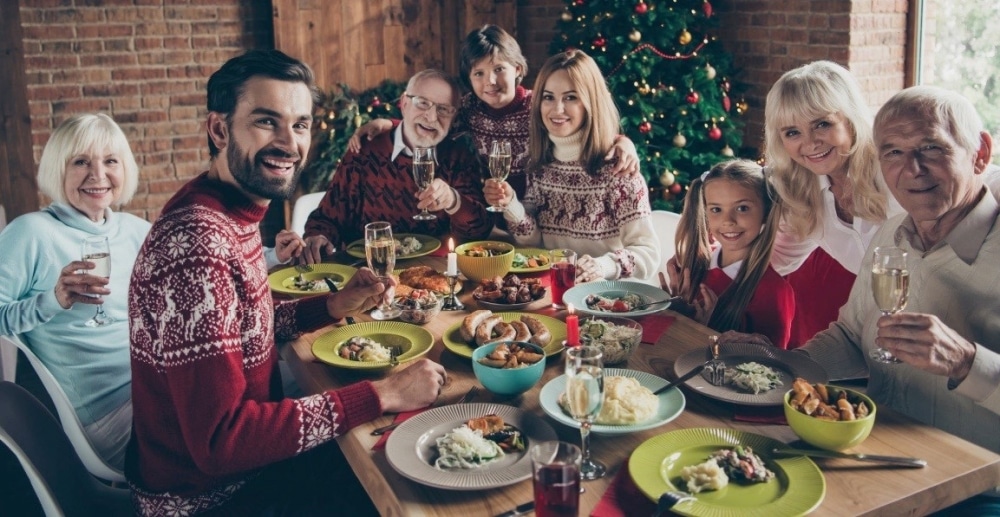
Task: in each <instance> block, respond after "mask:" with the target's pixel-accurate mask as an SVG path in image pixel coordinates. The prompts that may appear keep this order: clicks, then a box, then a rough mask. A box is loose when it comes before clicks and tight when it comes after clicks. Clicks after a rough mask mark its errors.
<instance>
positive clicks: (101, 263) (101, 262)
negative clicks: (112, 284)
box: [83, 237, 114, 327]
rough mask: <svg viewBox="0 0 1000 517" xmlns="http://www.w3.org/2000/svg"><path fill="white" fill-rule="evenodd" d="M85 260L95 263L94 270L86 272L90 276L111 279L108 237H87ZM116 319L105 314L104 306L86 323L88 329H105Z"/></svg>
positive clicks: (84, 246)
mask: <svg viewBox="0 0 1000 517" xmlns="http://www.w3.org/2000/svg"><path fill="white" fill-rule="evenodd" d="M83 260H86V261H88V262H93V263H94V269H87V270H84V272H85V273H86V274H88V275H94V276H100V277H104V278H110V277H111V246H110V245H109V244H108V238H107V237H87V238H86V239H84V240H83ZM113 321H114V319H113V318H112V317H111V316H108V315H107V314H105V313H104V304H100V305H98V306H97V313H96V314H94V317H93V318H90V319H89V320H87V321H86V323H84V324H85V325H87V326H88V327H103V326H104V325H107V324H109V323H111V322H113Z"/></svg>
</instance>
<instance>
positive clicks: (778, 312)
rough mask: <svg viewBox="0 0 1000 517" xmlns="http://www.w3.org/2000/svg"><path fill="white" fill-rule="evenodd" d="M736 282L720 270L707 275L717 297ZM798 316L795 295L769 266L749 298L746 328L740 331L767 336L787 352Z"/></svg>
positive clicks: (706, 280)
mask: <svg viewBox="0 0 1000 517" xmlns="http://www.w3.org/2000/svg"><path fill="white" fill-rule="evenodd" d="M732 283H733V279H732V278H729V275H727V274H726V272H725V271H723V270H722V269H721V268H712V269H709V270H708V274H707V275H705V280H704V284H705V285H706V286H708V287H709V289H711V290H712V292H714V293H715V294H717V295H722V292H723V291H725V290H726V289H727V288H728V287H729V285H730V284H732ZM794 314H795V294H794V293H793V292H792V287H791V286H790V285H788V282H786V281H785V279H784V278H782V277H781V275H779V274H778V272H777V271H775V270H774V269H773V268H771V267H770V266H768V268H767V271H766V272H764V276H762V277H761V279H760V283H758V284H757V290H756V291H754V293H753V298H750V303H749V304H747V307H746V311H745V312H744V315H745V316H744V317H745V320H744V326H743V328H742V329H739V330H740V331H741V332H756V333H759V334H764V335H765V336H767V337H768V339H770V340H771V342H772V343H774V346H776V347H778V348H781V349H787V348H788V340H789V337H790V336H791V332H792V316H793V315H794Z"/></svg>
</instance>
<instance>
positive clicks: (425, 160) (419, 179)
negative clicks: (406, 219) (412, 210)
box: [413, 147, 437, 221]
mask: <svg viewBox="0 0 1000 517" xmlns="http://www.w3.org/2000/svg"><path fill="white" fill-rule="evenodd" d="M413 181H415V182H416V183H417V189H419V190H421V191H423V190H426V189H427V187H430V186H431V183H432V182H433V181H434V148H433V147H416V148H414V149H413ZM413 218H414V219H416V220H418V221H432V220H434V219H437V216H436V215H434V214H432V213H430V212H428V211H427V209H426V208H424V209H423V210H421V211H420V213H419V214H417V215H415V216H413Z"/></svg>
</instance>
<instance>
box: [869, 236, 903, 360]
mask: <svg viewBox="0 0 1000 517" xmlns="http://www.w3.org/2000/svg"><path fill="white" fill-rule="evenodd" d="M909 287H910V272H909V271H908V270H907V269H906V252H905V251H903V250H901V249H899V248H897V247H895V246H879V247H877V248H875V253H874V256H873V258H872V294H873V295H874V296H875V305H876V306H877V307H878V310H879V311H881V312H882V315H883V316H888V315H890V314H895V313H897V312H899V311H901V310H903V308H904V307H906V300H907V297H908V296H909ZM869 357H871V358H872V360H874V361H876V362H879V363H898V362H900V360H899V359H897V358H896V357H895V356H893V355H892V353H890V352H889V351H888V350H886V349H884V348H882V347H880V346H876V347H875V348H874V349H873V350H872V351H871V352H869Z"/></svg>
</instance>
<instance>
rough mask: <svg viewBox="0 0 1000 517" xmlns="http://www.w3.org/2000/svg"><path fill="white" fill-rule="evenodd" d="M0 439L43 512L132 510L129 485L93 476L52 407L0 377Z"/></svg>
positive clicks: (126, 512)
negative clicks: (117, 483) (110, 482)
mask: <svg viewBox="0 0 1000 517" xmlns="http://www.w3.org/2000/svg"><path fill="white" fill-rule="evenodd" d="M0 443H3V444H4V445H5V446H7V448H9V449H10V450H11V452H13V453H14V456H16V457H17V460H18V463H20V465H21V468H23V469H24V473H25V475H26V476H27V477H28V480H29V481H30V482H31V487H32V488H33V489H34V491H35V495H36V496H37V497H38V502H39V503H40V504H41V506H42V510H43V511H44V512H45V515H47V516H62V515H66V516H71V517H72V516H76V515H80V516H85V515H86V516H90V515H112V516H115V515H131V514H132V507H131V503H130V500H129V491H128V489H126V488H115V487H111V486H107V485H105V484H104V483H101V482H100V481H99V480H97V478H95V477H94V476H92V475H91V474H90V472H88V471H87V469H86V467H84V465H83V462H81V461H80V458H79V457H78V456H77V455H76V453H75V452H74V450H73V445H72V444H71V443H70V441H69V438H68V437H67V436H66V433H64V432H63V430H62V429H60V428H59V423H58V422H57V421H56V419H55V418H54V417H53V416H52V413H49V411H48V410H47V409H45V406H43V405H42V403H41V402H39V401H38V399H36V398H35V397H34V396H32V395H31V393H28V391H27V390H26V389H24V388H22V387H21V386H18V385H17V384H14V383H13V382H7V381H3V382H0Z"/></svg>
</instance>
